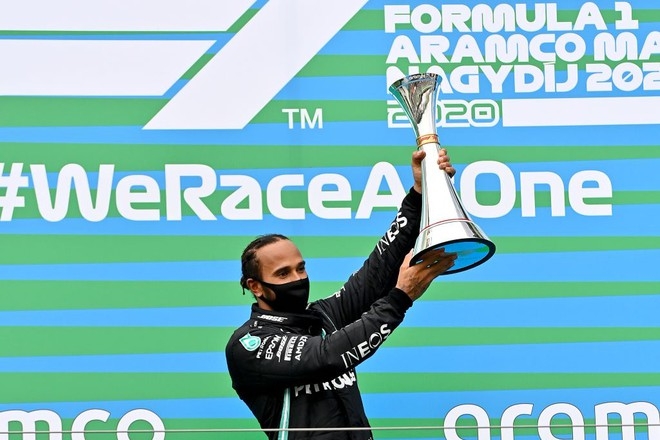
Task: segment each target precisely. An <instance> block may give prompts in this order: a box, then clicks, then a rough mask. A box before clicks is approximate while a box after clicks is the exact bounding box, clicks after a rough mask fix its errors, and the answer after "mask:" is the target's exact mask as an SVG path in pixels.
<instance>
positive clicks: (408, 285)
mask: <svg viewBox="0 0 660 440" xmlns="http://www.w3.org/2000/svg"><path fill="white" fill-rule="evenodd" d="M412 256H413V253H412V251H410V252H408V255H406V258H405V259H404V260H403V264H401V268H400V269H399V278H398V279H397V282H396V287H397V288H398V289H401V290H403V291H404V292H405V293H406V294H407V295H408V296H409V297H410V299H412V300H413V301H415V300H416V299H417V298H419V297H420V296H422V294H423V293H424V292H426V289H428V287H429V285H430V284H431V281H433V280H434V279H435V278H436V277H437V276H438V275H441V274H442V273H444V272H446V271H447V270H449V269H450V268H451V267H452V266H453V265H454V260H456V254H446V253H445V250H444V249H443V248H440V249H437V250H434V251H429V252H427V253H426V254H424V261H422V262H421V263H419V264H415V265H414V266H411V265H410V260H411V258H412Z"/></svg>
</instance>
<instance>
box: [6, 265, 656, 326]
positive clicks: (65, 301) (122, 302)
mask: <svg viewBox="0 0 660 440" xmlns="http://www.w3.org/2000/svg"><path fill="white" fill-rule="evenodd" d="M311 277H312V278H311V279H312V283H311V289H312V290H311V294H310V299H311V300H315V299H319V298H325V297H326V296H328V295H329V294H331V293H332V292H336V291H337V290H339V288H340V287H341V285H342V284H343V281H336V282H321V281H313V280H314V276H313V274H311ZM345 277H346V278H347V277H348V274H346V275H345ZM184 292H185V294H184ZM659 294H660V285H659V284H658V283H657V282H627V281H626V282H550V281H548V282H456V281H451V278H447V279H444V278H443V279H440V280H437V281H436V282H434V283H432V284H431V286H430V287H429V289H428V291H427V292H426V293H425V294H424V296H422V297H421V298H420V299H419V301H451V300H478V299H489V300H490V299H493V300H494V299H527V298H588V297H599V296H603V297H605V296H622V295H659ZM6 295H10V296H11V301H8V300H5V301H3V302H2V310H5V311H11V310H68V309H70V310H84V309H105V308H140V307H196V306H232V305H242V306H245V308H246V319H247V314H248V313H249V305H250V304H251V303H252V302H253V299H252V296H251V295H250V294H249V293H247V294H246V295H242V293H241V288H240V286H239V284H238V275H237V280H236V281H235V282H190V281H167V282H165V281H35V280H26V281H8V280H2V281H0V298H2V297H3V296H6Z"/></svg>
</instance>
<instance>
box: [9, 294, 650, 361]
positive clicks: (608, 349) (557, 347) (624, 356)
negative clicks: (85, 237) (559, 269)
mask: <svg viewBox="0 0 660 440" xmlns="http://www.w3.org/2000/svg"><path fill="white" fill-rule="evenodd" d="M656 306H657V305H656ZM658 349H660V341H627V342H597V343H565V344H519V345H475V346H447V347H394V348H388V347H387V343H385V346H383V347H381V348H380V349H379V350H378V352H377V354H375V355H374V356H373V357H372V358H370V359H368V360H367V361H366V362H364V363H363V364H361V365H360V367H359V370H360V371H361V372H363V373H365V372H368V373H410V374H414V373H656V372H657V371H658V370H660V358H659V357H658V356H657V355H656V353H658ZM410 359H416V360H418V362H413V363H411V362H410ZM567 359H570V362H567V361H566V360H567ZM0 360H2V362H0V372H16V371H20V372H22V373H132V372H133V373H226V372H227V364H226V362H225V356H224V353H223V352H212V353H165V354H163V353H157V354H117V355H82V356H37V357H4V358H0ZM483 360H487V362H484V361H483Z"/></svg>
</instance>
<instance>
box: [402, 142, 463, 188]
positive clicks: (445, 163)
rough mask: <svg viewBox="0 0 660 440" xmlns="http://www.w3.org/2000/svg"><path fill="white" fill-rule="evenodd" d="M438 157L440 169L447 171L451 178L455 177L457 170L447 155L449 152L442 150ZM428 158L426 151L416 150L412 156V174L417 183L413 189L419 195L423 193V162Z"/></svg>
mask: <svg viewBox="0 0 660 440" xmlns="http://www.w3.org/2000/svg"><path fill="white" fill-rule="evenodd" d="M438 153H439V156H438V167H439V168H440V169H441V170H445V172H446V173H447V174H449V177H454V174H456V170H455V169H454V167H453V166H452V164H451V160H450V159H449V156H448V155H447V150H446V149H444V148H440V150H439V152H438ZM425 157H426V152H425V151H424V150H415V152H413V155H412V172H413V179H414V181H415V183H414V185H413V189H414V190H415V191H417V192H418V193H420V194H421V193H422V160H424V158H425Z"/></svg>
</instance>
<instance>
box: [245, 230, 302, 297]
mask: <svg viewBox="0 0 660 440" xmlns="http://www.w3.org/2000/svg"><path fill="white" fill-rule="evenodd" d="M256 257H257V261H258V262H259V266H260V269H261V279H262V280H264V281H265V282H267V283H271V284H284V283H289V282H292V281H298V280H300V279H302V278H307V271H306V270H305V260H303V258H302V254H301V253H300V250H299V249H298V247H297V246H296V245H295V244H293V242H291V241H290V240H279V241H276V242H274V243H271V244H268V245H266V246H264V247H262V248H260V249H258V250H257V252H256ZM262 288H263V286H262ZM263 290H264V292H263V293H264V294H265V295H266V297H267V299H270V298H268V297H269V296H270V295H271V294H272V292H271V291H270V289H267V288H263Z"/></svg>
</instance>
